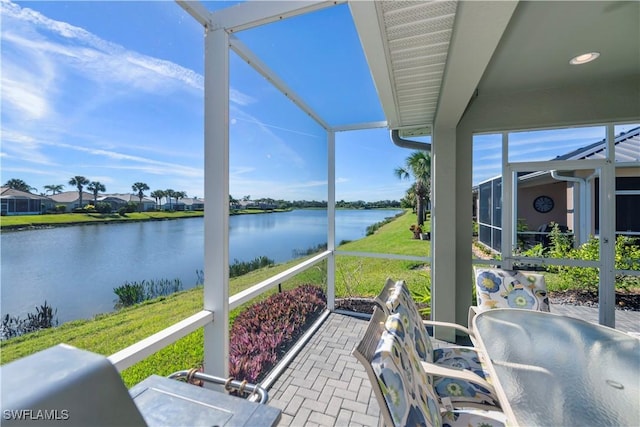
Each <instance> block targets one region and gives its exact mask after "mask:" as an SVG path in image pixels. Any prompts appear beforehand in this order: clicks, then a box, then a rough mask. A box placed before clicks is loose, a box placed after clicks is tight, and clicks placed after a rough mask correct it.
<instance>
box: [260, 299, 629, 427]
mask: <svg viewBox="0 0 640 427" xmlns="http://www.w3.org/2000/svg"><path fill="white" fill-rule="evenodd" d="M551 311H552V312H554V313H558V314H562V315H566V316H573V317H577V318H580V319H584V320H588V321H592V322H597V321H598V310H597V309H596V308H590V307H576V306H563V305H557V306H556V305H554V306H552V307H551ZM367 324H368V321H367V320H363V319H359V318H355V317H352V316H347V315H344V314H338V313H331V314H330V315H329V317H328V318H327V320H325V322H324V324H323V325H322V326H321V327H320V329H318V331H317V332H316V333H315V334H314V336H313V337H312V338H311V339H310V340H309V342H308V343H307V344H306V345H305V347H304V348H303V349H302V351H301V352H300V353H299V354H298V355H297V356H296V357H295V358H294V359H293V361H292V362H291V364H290V365H289V367H288V368H287V369H286V370H285V371H284V372H283V374H282V375H281V376H280V377H279V378H278V379H277V380H276V382H275V383H274V384H273V386H272V387H271V389H270V390H269V403H268V404H269V405H271V406H274V407H276V408H279V409H281V410H282V418H281V420H280V424H279V425H280V426H305V427H306V426H310V427H313V426H356V427H357V426H372V427H374V426H377V425H378V417H379V415H380V409H379V407H378V403H377V401H376V399H375V396H374V395H373V392H372V390H371V385H370V384H369V379H368V378H367V374H366V373H365V371H364V368H363V367H362V366H361V365H360V363H358V361H357V360H356V359H355V357H353V356H352V355H351V351H352V350H353V348H354V347H355V346H356V344H357V343H358V341H359V340H360V338H361V337H362V336H364V333H365V330H366V328H367ZM616 327H617V329H620V330H622V331H624V332H636V333H640V312H631V311H616ZM438 345H450V344H448V343H442V342H437V341H435V340H434V347H437V346H438Z"/></svg>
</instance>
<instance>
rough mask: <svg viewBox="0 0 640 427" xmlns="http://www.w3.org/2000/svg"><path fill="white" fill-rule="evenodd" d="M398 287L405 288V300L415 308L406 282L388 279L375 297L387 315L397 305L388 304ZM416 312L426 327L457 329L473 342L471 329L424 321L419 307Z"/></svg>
mask: <svg viewBox="0 0 640 427" xmlns="http://www.w3.org/2000/svg"><path fill="white" fill-rule="evenodd" d="M398 286H404V288H405V292H404V299H405V300H407V299H408V300H410V301H411V304H412V305H414V306H415V301H413V298H412V297H411V294H410V293H409V290H408V289H407V288H406V284H405V282H404V281H398V282H396V281H394V280H393V279H391V278H387V281H386V283H385V285H384V287H383V288H382V291H380V294H379V295H378V296H377V297H375V302H376V303H377V304H378V305H379V306H380V308H382V310H384V312H385V313H386V314H387V315H388V314H390V312H391V311H392V310H393V309H394V307H395V305H389V304H388V300H389V298H390V297H391V295H392V293H393V292H394V290H395V289H396V288H397V287H398ZM398 302H401V301H398ZM415 311H416V313H418V314H417V315H418V317H419V318H420V320H421V321H422V324H423V325H424V326H443V327H446V328H453V329H456V330H458V331H461V332H462V333H464V334H465V335H468V336H469V337H471V339H472V340H473V333H472V332H471V330H469V328H466V327H464V326H462V325H458V324H457V323H450V322H439V321H436V320H424V319H422V316H420V313H419V311H418V308H417V306H416V307H415Z"/></svg>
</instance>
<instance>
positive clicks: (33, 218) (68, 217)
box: [0, 211, 204, 228]
mask: <svg viewBox="0 0 640 427" xmlns="http://www.w3.org/2000/svg"><path fill="white" fill-rule="evenodd" d="M203 215H204V212H203V211H182V212H132V213H128V214H127V216H125V217H123V216H120V215H118V214H117V213H111V214H100V213H64V214H46V215H10V216H3V217H2V218H1V219H0V227H1V228H16V227H37V226H59V225H65V224H69V225H74V224H82V223H105V222H123V221H152V220H162V219H178V218H195V217H201V216H203Z"/></svg>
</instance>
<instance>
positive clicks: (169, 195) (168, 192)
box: [164, 188, 176, 210]
mask: <svg viewBox="0 0 640 427" xmlns="http://www.w3.org/2000/svg"><path fill="white" fill-rule="evenodd" d="M175 194H176V192H175V191H174V190H172V189H170V188H169V189H168V190H164V195H165V197H166V198H167V199H168V200H169V210H172V209H171V198H172V197H173V196H174V195H175Z"/></svg>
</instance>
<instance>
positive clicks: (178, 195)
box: [173, 191, 187, 208]
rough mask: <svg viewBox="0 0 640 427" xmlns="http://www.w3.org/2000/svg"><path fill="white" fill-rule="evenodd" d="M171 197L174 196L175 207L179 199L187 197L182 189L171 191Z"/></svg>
mask: <svg viewBox="0 0 640 427" xmlns="http://www.w3.org/2000/svg"><path fill="white" fill-rule="evenodd" d="M173 197H175V198H176V208H177V206H178V201H179V200H180V199H184V198H185V197H187V193H185V192H184V191H176V192H174V193H173Z"/></svg>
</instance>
